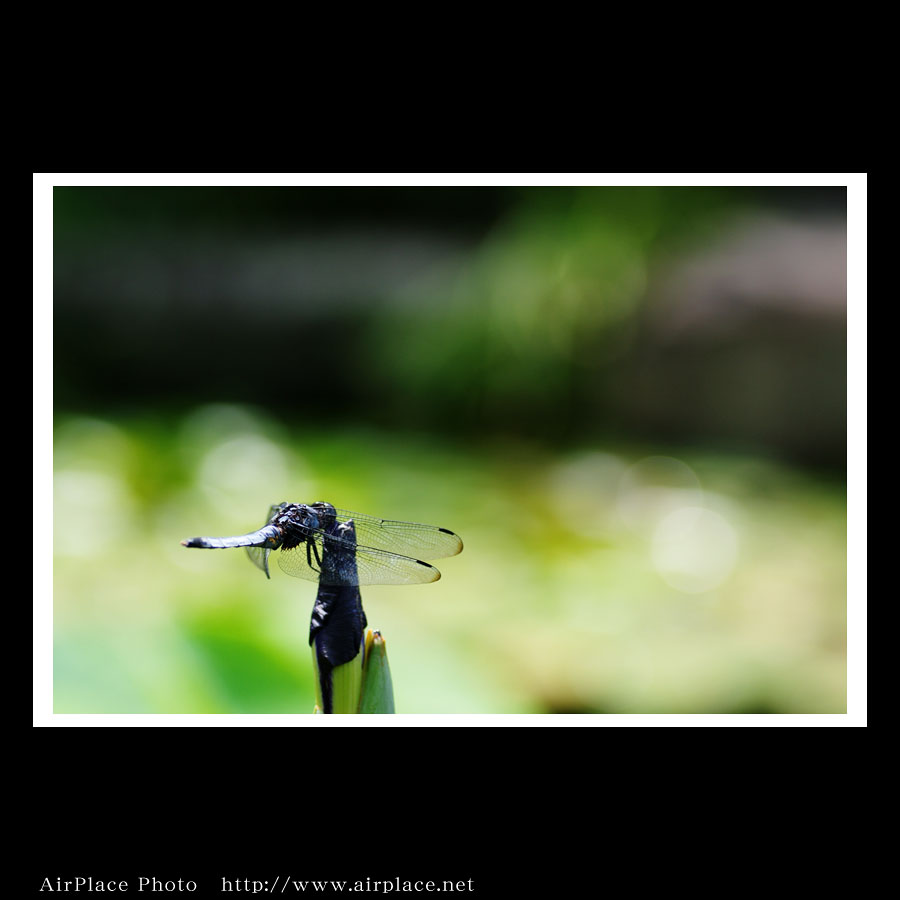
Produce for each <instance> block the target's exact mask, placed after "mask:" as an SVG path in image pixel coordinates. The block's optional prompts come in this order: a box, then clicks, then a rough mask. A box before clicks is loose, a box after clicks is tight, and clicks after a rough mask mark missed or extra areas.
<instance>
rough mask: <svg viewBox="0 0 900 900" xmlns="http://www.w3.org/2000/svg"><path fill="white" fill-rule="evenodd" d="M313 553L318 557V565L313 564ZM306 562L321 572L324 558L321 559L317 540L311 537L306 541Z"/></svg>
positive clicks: (315, 570) (311, 567)
mask: <svg viewBox="0 0 900 900" xmlns="http://www.w3.org/2000/svg"><path fill="white" fill-rule="evenodd" d="M313 555H315V557H316V565H315V566H314V565H313V564H312V558H313ZM306 564H307V565H308V566H309V567H310V569H312V570H313V572H321V571H322V560H321V559H319V548H318V547H316V542H315V541H314V540H313V539H312V538H309V539H308V540H307V542H306Z"/></svg>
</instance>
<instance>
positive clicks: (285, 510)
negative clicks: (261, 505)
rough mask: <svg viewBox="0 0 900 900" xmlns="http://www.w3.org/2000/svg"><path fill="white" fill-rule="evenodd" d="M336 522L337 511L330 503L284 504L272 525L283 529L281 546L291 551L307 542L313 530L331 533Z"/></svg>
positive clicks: (276, 513)
mask: <svg viewBox="0 0 900 900" xmlns="http://www.w3.org/2000/svg"><path fill="white" fill-rule="evenodd" d="M334 522H335V511H334V507H333V506H332V505H331V504H330V503H321V502H320V503H312V504H309V505H307V504H306V503H282V504H281V505H280V506H279V508H278V510H277V511H276V512H275V514H274V515H273V516H272V519H271V523H270V524H272V525H277V526H278V527H279V528H280V529H281V534H282V538H281V546H282V548H283V549H284V550H290V549H292V548H293V547H298V546H299V545H300V544H302V543H304V542H305V541H307V540H308V539H309V537H310V534H311V529H321V530H323V531H330V530H331V528H332V526H333V525H334Z"/></svg>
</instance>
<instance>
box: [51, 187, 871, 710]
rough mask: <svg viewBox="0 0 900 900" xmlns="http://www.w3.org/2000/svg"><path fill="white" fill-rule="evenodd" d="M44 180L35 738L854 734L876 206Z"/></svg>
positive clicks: (708, 190)
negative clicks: (121, 729)
mask: <svg viewBox="0 0 900 900" xmlns="http://www.w3.org/2000/svg"><path fill="white" fill-rule="evenodd" d="M34 179H35V191H34V202H35V285H34V291H35V301H34V328H35V348H36V349H35V361H34V362H35V384H34V389H35V421H34V424H35V437H34V441H35V497H34V514H33V515H34V520H35V528H36V530H37V531H38V533H39V534H40V535H41V538H40V540H39V541H37V542H36V544H40V547H39V548H38V547H36V548H35V563H34V566H35V633H34V641H35V684H34V691H35V701H34V724H35V725H48V726H57V725H70V726H71V725H75V726H78V725H89V726H91V725H100V724H122V725H126V724H139V725H140V724H166V725H183V724H191V725H197V724H200V725H203V724H215V725H219V726H221V725H226V726H228V725H241V724H245V725H247V724H249V725H254V724H256V725H259V724H266V725H270V724H271V725H287V726H307V727H308V726H316V725H319V724H321V723H325V722H331V723H334V721H337V720H333V719H328V718H323V717H328V716H332V717H333V716H335V715H341V714H355V715H356V719H344V720H341V721H342V724H366V725H369V726H373V725H374V726H377V725H389V724H403V725H412V726H415V725H422V724H426V723H427V724H430V725H439V726H444V725H446V726H453V725H463V726H465V725H474V726H478V725H496V724H504V723H513V722H515V723H516V724H517V725H525V726H527V725H530V724H542V725H546V724H561V725H568V726H576V727H577V726H581V725H588V726H600V727H602V726H604V725H625V726H628V725H641V726H644V727H646V726H653V725H656V724H659V725H663V724H665V725H668V726H671V725H676V726H677V725H679V724H685V725H687V724H693V725H696V724H702V725H709V726H715V725H717V724H725V723H726V722H727V723H728V724H731V725H737V726H742V725H748V726H752V725H757V724H774V725H778V724H797V723H802V722H803V721H806V722H807V723H809V724H812V723H813V722H814V723H816V724H819V725H821V724H826V725H827V724H835V725H846V724H855V725H862V726H864V725H865V694H864V670H865V658H864V650H865V624H864V622H865V619H864V616H865V602H866V596H865V537H864V535H865V516H864V513H863V520H862V522H859V525H860V526H861V528H862V532H861V534H862V542H863V543H862V549H861V554H857V555H855V556H854V555H852V554H848V533H851V532H853V528H852V526H851V528H850V529H849V530H848V505H849V504H850V503H851V502H852V497H851V494H850V493H849V492H848V472H850V473H851V479H852V478H854V477H856V478H858V477H860V475H861V477H862V492H863V494H862V496H861V503H862V504H863V510H864V505H865V496H864V492H865V453H866V451H865V439H866V435H865V406H866V398H865V394H864V393H863V394H862V395H856V396H855V397H854V396H852V395H850V394H849V392H848V372H849V371H850V369H851V368H852V367H853V365H854V360H855V364H856V365H857V366H861V378H862V385H863V388H864V384H865V365H866V363H865V305H866V293H865V265H866V257H865V252H866V250H865V247H866V245H865V191H866V176H865V175H852V176H850V175H825V174H822V175H818V174H815V173H812V174H802V175H790V174H787V175H771V174H768V175H767V174H747V175H727V176H726V175H716V174H690V173H688V174H684V175H650V174H648V175H626V174H623V175H602V174H601V175H596V176H584V175H566V174H556V175H539V174H538V175H532V174H515V173H513V174H509V175H502V176H498V175H470V174H455V175H452V174H448V175H440V176H424V175H415V174H412V175H390V174H388V175H380V176H379V175H375V176H373V175H351V174H348V175H344V176H340V175H295V176H286V175H280V176H279V175H265V174H257V175H252V174H251V175H232V174H215V173H214V174H204V175H171V174H152V173H148V174H145V175H120V174H115V173H112V174H102V175H101V174H96V175H92V174H86V175H65V174H63V175H54V174H47V175H37V174H36V175H35V176H34ZM848 192H851V193H852V197H851V199H852V198H857V199H858V200H860V201H861V204H862V222H861V223H859V222H858V221H857V220H855V219H854V220H853V221H855V222H856V224H857V225H861V228H862V232H861V239H860V238H859V232H858V231H854V230H853V228H852V227H851V228H849V229H848ZM858 208H859V207H858V204H857V206H855V207H854V209H858ZM851 225H852V223H851ZM850 244H852V247H853V248H854V250H853V252H852V253H851V252H850V251H848V246H849V245H850ZM848 267H849V269H850V275H851V276H852V275H853V273H856V276H857V278H856V279H855V280H854V278H853V277H850V278H849V280H848ZM860 272H861V273H862V278H861V280H859V278H858V276H859V274H860ZM848 298H849V299H848ZM848 309H849V310H850V318H851V320H852V319H853V317H854V316H856V317H857V318H856V319H855V320H854V321H855V322H856V323H857V325H856V326H854V325H853V324H852V322H851V324H850V325H848ZM860 316H861V319H860V318H859V317H860ZM860 323H861V324H860ZM854 328H855V333H856V335H857V337H860V331H861V342H862V343H861V345H857V348H856V349H855V350H854V349H852V348H851V345H850V342H848V333H850V332H852V331H853V330H854ZM41 334H45V339H43V340H42V339H41V337H40V335H41ZM848 353H849V354H851V355H850V356H849V357H848ZM853 354H855V355H853ZM857 383H858V382H857ZM848 397H849V398H850V399H849V402H848ZM848 413H849V414H850V415H851V416H856V415H861V416H862V419H861V423H860V420H858V419H852V421H849V422H848ZM854 442H855V443H854ZM851 444H853V446H854V447H855V449H853V450H852V451H848V448H850V447H851ZM848 452H853V453H854V454H855V456H854V457H853V459H858V460H860V461H861V464H862V469H861V470H860V469H859V468H858V467H854V466H853V465H852V464H848ZM851 470H852V471H851ZM857 484H858V481H857ZM48 519H50V522H48ZM857 521H858V520H857ZM48 526H52V527H48ZM856 534H859V532H856ZM47 538H50V543H51V548H50V549H49V552H48V548H47V546H46V545H47V543H48V541H47ZM51 557H52V560H51ZM51 561H52V566H48V564H47V563H48V562H51ZM854 565H855V566H856V567H857V568H856V569H855V570H853V571H855V573H856V577H857V578H860V579H861V581H858V582H857V584H859V585H861V592H860V590H854V589H853V588H852V587H851V588H850V589H848V578H849V577H850V576H851V575H852V574H853V572H852V571H851V568H852V567H853V566H854ZM854 617H856V618H854ZM859 617H861V618H859ZM854 622H858V623H861V624H860V626H859V627H857V628H856V630H854V627H855V626H854V625H853V623H854ZM860 629H861V630H860ZM848 634H850V635H851V636H852V635H856V636H857V641H856V643H853V642H852V641H851V640H850V639H849V638H848ZM852 647H856V648H857V650H861V651H862V654H863V655H862V656H860V653H859V652H856V653H855V656H854V653H853V651H852ZM851 657H853V658H851ZM854 666H855V667H857V668H858V669H861V671H862V674H861V678H862V681H861V682H854V681H853V675H852V671H853V667H854ZM854 683H856V684H861V685H862V690H861V692H857V693H856V701H857V702H856V704H855V705H854V703H853V690H852V686H853V684H854ZM376 714H388V715H392V716H394V717H395V719H393V720H391V719H382V718H379V719H375V718H373V716H374V715H376Z"/></svg>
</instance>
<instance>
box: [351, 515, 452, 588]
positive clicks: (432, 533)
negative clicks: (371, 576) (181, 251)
mask: <svg viewBox="0 0 900 900" xmlns="http://www.w3.org/2000/svg"><path fill="white" fill-rule="evenodd" d="M335 514H336V515H337V520H338V521H339V522H346V521H348V520H349V519H352V520H353V524H354V525H355V526H356V538H357V541H358V542H359V544H360V545H361V546H363V547H371V548H373V549H375V550H386V551H388V552H389V553H396V554H399V555H401V556H412V557H415V558H417V559H444V557H447V556H456V554H457V553H459V552H460V551H461V550H462V548H463V542H462V540H461V538H460V537H459V535H458V534H454V533H453V532H452V531H448V530H447V529H446V528H438V527H437V525H420V524H418V523H417V522H396V521H393V520H391V519H379V518H376V517H375V516H367V515H365V514H364V513H357V512H351V511H350V510H349V509H336V510H335ZM372 583H373V584H375V583H376V582H372ZM378 583H379V584H380V583H381V582H378Z"/></svg>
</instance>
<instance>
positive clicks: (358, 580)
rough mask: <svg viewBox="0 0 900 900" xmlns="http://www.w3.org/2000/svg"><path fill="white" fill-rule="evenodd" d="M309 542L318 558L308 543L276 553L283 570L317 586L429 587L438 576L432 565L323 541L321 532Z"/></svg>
mask: <svg viewBox="0 0 900 900" xmlns="http://www.w3.org/2000/svg"><path fill="white" fill-rule="evenodd" d="M312 540H313V541H314V543H315V549H316V550H317V551H318V557H317V555H316V552H314V551H313V549H312V547H308V545H307V544H300V546H299V547H294V548H293V549H291V550H282V551H281V552H280V553H279V554H278V565H279V566H280V567H281V569H282V571H284V572H287V574H288V575H293V576H295V577H296V578H304V579H306V580H307V581H317V582H319V583H320V584H363V585H365V584H429V583H430V582H432V581H437V580H438V579H439V578H440V577H441V573H440V572H439V571H438V570H437V569H436V568H435V567H434V566H432V565H429V564H428V563H427V562H423V561H422V560H418V559H413V558H412V557H409V556H401V555H400V554H398V553H388V552H387V551H385V550H378V549H375V548H373V547H360V546H357V545H355V544H353V543H352V542H350V541H342V540H340V539H337V538H333V537H327V538H326V537H325V536H323V535H322V534H321V532H320V533H318V534H314V535H313V536H312ZM326 541H327V547H326V546H325V543H326ZM326 554H327V555H326Z"/></svg>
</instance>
